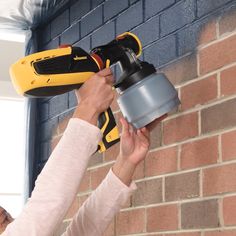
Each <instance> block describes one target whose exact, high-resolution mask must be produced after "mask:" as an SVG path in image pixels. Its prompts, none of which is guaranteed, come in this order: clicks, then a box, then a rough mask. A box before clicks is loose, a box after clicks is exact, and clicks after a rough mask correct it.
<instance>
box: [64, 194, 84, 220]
mask: <svg viewBox="0 0 236 236" xmlns="http://www.w3.org/2000/svg"><path fill="white" fill-rule="evenodd" d="M79 207H80V205H79V199H78V197H75V199H74V201H73V203H72V204H71V206H70V208H69V210H68V212H67V213H66V217H65V219H71V218H73V216H74V215H75V214H76V212H77V211H78V209H79Z"/></svg>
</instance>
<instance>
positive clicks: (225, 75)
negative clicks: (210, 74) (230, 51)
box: [220, 66, 236, 96]
mask: <svg viewBox="0 0 236 236" xmlns="http://www.w3.org/2000/svg"><path fill="white" fill-rule="evenodd" d="M235 75H236V66H234V67H231V68H229V69H226V70H224V71H222V72H221V76H220V86H221V95H222V96H224V95H233V94H236V76H235Z"/></svg>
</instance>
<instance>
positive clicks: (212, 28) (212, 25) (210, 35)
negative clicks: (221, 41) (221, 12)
mask: <svg viewBox="0 0 236 236" xmlns="http://www.w3.org/2000/svg"><path fill="white" fill-rule="evenodd" d="M215 39H216V20H212V21H210V22H209V23H207V24H206V25H204V27H203V28H202V29H201V33H200V37H199V42H198V44H199V45H202V44H207V43H210V42H211V41H213V40H215Z"/></svg>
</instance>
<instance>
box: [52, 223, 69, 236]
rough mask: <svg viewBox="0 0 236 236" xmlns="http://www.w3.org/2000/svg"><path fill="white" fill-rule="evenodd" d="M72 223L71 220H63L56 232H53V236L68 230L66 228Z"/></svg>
mask: <svg viewBox="0 0 236 236" xmlns="http://www.w3.org/2000/svg"><path fill="white" fill-rule="evenodd" d="M70 223H71V221H64V222H62V223H61V224H60V225H59V227H58V228H57V229H56V232H55V233H54V234H53V236H61V235H62V234H63V233H64V232H65V231H66V228H67V227H68V226H69V224H70Z"/></svg>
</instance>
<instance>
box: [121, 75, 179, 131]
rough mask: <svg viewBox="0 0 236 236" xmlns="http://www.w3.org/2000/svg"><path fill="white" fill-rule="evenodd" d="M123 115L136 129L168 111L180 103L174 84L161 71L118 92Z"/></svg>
mask: <svg viewBox="0 0 236 236" xmlns="http://www.w3.org/2000/svg"><path fill="white" fill-rule="evenodd" d="M117 101H118V104H119V107H120V110H121V112H122V114H123V116H124V117H125V118H126V120H127V121H128V122H129V123H131V124H132V125H133V126H134V127H135V128H136V129H139V128H142V127H144V126H146V125H147V124H149V123H151V122H152V121H154V120H155V119H157V118H159V117H161V116H162V115H164V114H166V113H168V112H170V111H171V110H172V109H174V108H175V107H177V106H178V105H179V104H180V100H179V98H178V93H177V91H176V89H175V88H174V86H173V85H172V84H171V83H170V82H169V80H168V79H167V78H166V76H165V75H164V74H162V73H154V74H151V75H149V76H148V77H146V78H145V79H143V80H141V81H140V82H138V83H137V84H135V85H133V86H131V87H129V88H128V89H126V90H125V91H123V92H121V93H120V96H119V98H118V100H117Z"/></svg>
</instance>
